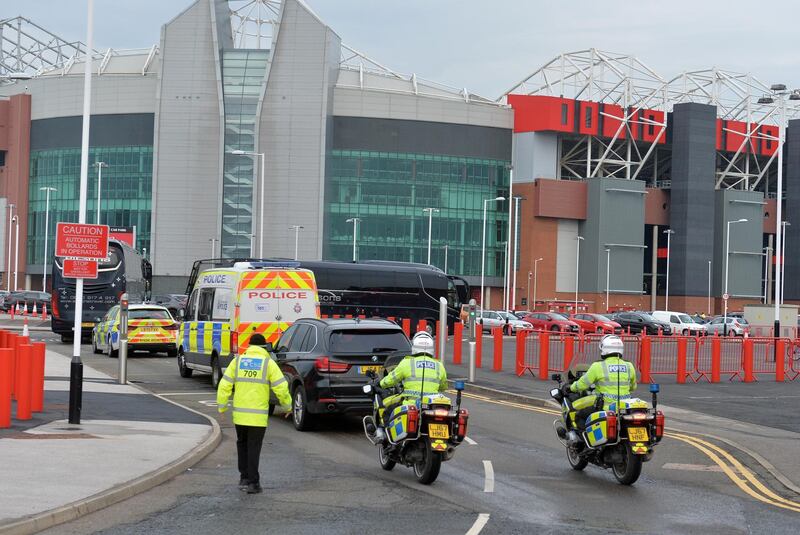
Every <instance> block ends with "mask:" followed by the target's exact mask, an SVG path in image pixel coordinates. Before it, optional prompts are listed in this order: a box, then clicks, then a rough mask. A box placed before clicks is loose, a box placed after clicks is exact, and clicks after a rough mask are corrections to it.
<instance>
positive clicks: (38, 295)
mask: <svg viewBox="0 0 800 535" xmlns="http://www.w3.org/2000/svg"><path fill="white" fill-rule="evenodd" d="M17 305H19V308H20V310H22V309H23V308H24V307H25V305H27V306H28V313H31V312H33V306H34V305H36V312H41V311H42V307H43V306H45V305H47V308H48V309H49V308H50V294H49V293H47V292H34V291H29V290H25V291H20V292H11V293H10V294H8V295H7V296H6V298H5V299H4V300H3V310H11V309H12V308H14V307H16V306H17Z"/></svg>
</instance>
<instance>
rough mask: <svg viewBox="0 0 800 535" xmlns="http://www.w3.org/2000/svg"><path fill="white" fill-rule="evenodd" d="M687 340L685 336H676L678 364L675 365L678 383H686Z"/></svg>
mask: <svg viewBox="0 0 800 535" xmlns="http://www.w3.org/2000/svg"><path fill="white" fill-rule="evenodd" d="M688 345H689V344H688V341H687V339H686V337H685V336H681V337H680V338H678V365H677V378H676V379H677V381H678V384H684V383H686V348H687V346H688Z"/></svg>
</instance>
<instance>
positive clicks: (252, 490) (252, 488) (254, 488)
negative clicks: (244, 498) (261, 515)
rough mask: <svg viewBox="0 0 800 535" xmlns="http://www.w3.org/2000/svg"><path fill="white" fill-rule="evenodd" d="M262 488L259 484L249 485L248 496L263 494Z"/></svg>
mask: <svg viewBox="0 0 800 535" xmlns="http://www.w3.org/2000/svg"><path fill="white" fill-rule="evenodd" d="M261 491H262V488H261V485H260V484H258V483H250V484H248V485H247V494H261Z"/></svg>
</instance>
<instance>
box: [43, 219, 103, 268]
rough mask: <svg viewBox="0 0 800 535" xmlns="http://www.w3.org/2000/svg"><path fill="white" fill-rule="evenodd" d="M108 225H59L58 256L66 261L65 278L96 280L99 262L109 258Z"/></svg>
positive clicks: (57, 231)
mask: <svg viewBox="0 0 800 535" xmlns="http://www.w3.org/2000/svg"><path fill="white" fill-rule="evenodd" d="M108 236H109V228H108V226H107V225H85V224H80V223H58V225H57V230H56V256H58V257H61V258H63V259H64V266H63V267H64V277H66V278H70V279H96V278H97V261H98V260H101V259H103V258H106V257H107V256H108Z"/></svg>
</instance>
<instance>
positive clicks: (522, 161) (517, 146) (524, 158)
mask: <svg viewBox="0 0 800 535" xmlns="http://www.w3.org/2000/svg"><path fill="white" fill-rule="evenodd" d="M513 162H514V182H515V183H516V182H533V181H534V180H536V179H538V178H548V179H552V178H557V177H558V134H556V133H555V132H522V133H514V154H513Z"/></svg>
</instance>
